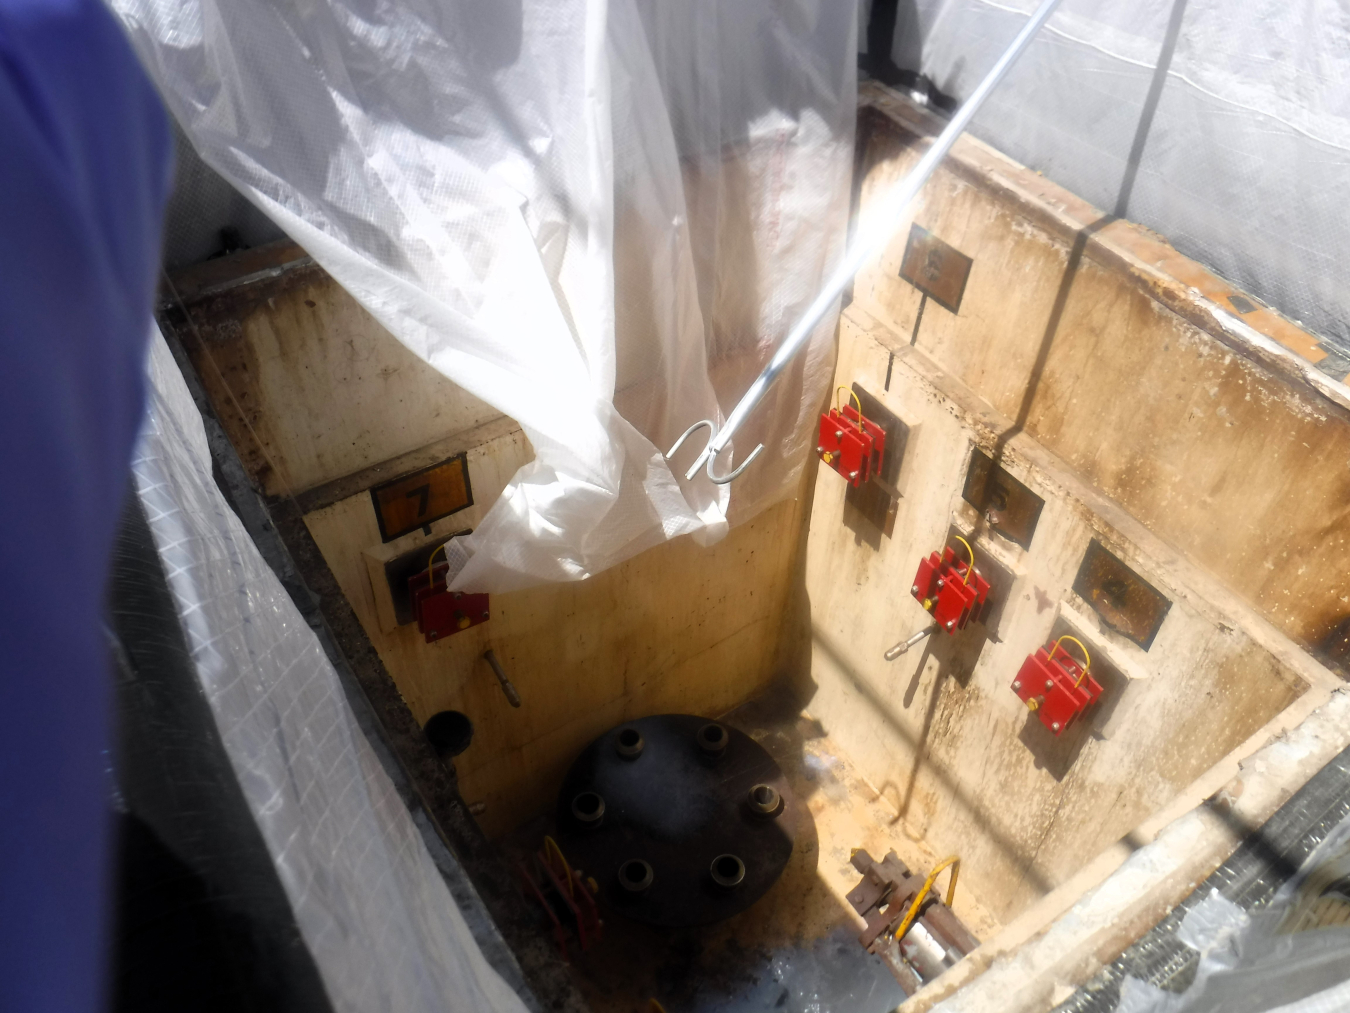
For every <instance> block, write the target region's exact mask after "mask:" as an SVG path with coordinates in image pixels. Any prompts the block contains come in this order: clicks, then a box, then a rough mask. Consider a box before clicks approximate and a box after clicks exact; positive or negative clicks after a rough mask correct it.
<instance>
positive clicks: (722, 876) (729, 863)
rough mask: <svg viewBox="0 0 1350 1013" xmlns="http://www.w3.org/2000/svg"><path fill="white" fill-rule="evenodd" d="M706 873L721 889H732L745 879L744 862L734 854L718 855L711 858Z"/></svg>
mask: <svg viewBox="0 0 1350 1013" xmlns="http://www.w3.org/2000/svg"><path fill="white" fill-rule="evenodd" d="M708 873H709V875H711V876H712V881H713V882H714V883H716V884H717V885H718V886H720V887H721V888H722V889H723V890H732V889H735V888H736V887H738V886H740V885H741V880H743V879H745V863H744V862H742V861H741V860H740V859H739V858H737V857H736V856H735V855H718V856H717V857H716V858H714V859H713V860H712V865H711V866H709V868H708Z"/></svg>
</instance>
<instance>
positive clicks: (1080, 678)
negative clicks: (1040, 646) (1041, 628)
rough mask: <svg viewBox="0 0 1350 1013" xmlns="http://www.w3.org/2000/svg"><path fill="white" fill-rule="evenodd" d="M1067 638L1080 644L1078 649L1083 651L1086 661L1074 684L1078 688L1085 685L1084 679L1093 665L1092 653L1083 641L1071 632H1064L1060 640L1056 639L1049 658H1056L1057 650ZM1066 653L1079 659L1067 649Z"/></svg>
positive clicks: (1052, 659)
mask: <svg viewBox="0 0 1350 1013" xmlns="http://www.w3.org/2000/svg"><path fill="white" fill-rule="evenodd" d="M1065 640H1072V641H1073V642H1074V643H1075V644H1077V645H1078V649H1079V650H1080V651H1082V652H1083V662H1084V664H1083V671H1081V672H1079V673H1078V681H1077V682H1075V683H1074V684H1073V688H1074V689H1077V688H1078V687H1079V686H1081V685H1083V680H1084V679H1086V678H1087V674H1088V669H1089V668H1091V667H1092V655H1090V654H1088V649H1087V648H1086V647H1084V646H1083V642H1082V641H1081V640H1079V639H1078V638H1077V637H1073V636H1070V635H1069V634H1067V633H1066V634H1064V636H1062V637H1060V638H1059V639H1058V640H1056V641H1055V646H1054V647H1052V648H1050V657H1049V658H1048V659H1047V660H1049V661H1054V660H1055V652H1056V651H1058V650H1059V649H1060V648H1059V645H1060V644H1061V643H1063V642H1064V641H1065ZM1064 654H1065V656H1066V657H1068V658H1073V660H1074V661H1077V660H1078V659H1077V658H1074V657H1073V655H1072V654H1070V653H1069V652H1068V651H1065V652H1064Z"/></svg>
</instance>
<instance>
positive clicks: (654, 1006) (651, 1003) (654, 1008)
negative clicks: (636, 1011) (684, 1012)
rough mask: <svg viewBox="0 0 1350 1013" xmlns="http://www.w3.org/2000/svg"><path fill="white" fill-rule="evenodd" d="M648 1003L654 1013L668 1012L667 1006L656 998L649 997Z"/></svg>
mask: <svg viewBox="0 0 1350 1013" xmlns="http://www.w3.org/2000/svg"><path fill="white" fill-rule="evenodd" d="M647 1005H648V1007H649V1008H650V1009H651V1011H652V1013H666V1008H665V1007H664V1006H662V1005H661V1004H660V1003H659V1002H657V1001H656V999H655V998H651V999H648V1000H647Z"/></svg>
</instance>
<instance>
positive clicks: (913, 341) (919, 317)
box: [909, 292, 928, 348]
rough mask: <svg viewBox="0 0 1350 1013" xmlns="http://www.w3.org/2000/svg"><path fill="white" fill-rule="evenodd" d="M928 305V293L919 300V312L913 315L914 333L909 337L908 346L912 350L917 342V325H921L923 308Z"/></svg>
mask: <svg viewBox="0 0 1350 1013" xmlns="http://www.w3.org/2000/svg"><path fill="white" fill-rule="evenodd" d="M927 305H928V293H927V292H925V293H924V294H923V298H922V299H920V300H919V312H918V313H916V314H914V333H913V334H911V335H910V336H909V346H910V347H911V348H913V347H914V346H915V345H916V344H917V343H918V341H919V325H920V324H921V323H923V308H924V307H925V306H927Z"/></svg>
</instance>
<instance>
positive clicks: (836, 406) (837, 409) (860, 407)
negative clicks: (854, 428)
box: [817, 383, 863, 433]
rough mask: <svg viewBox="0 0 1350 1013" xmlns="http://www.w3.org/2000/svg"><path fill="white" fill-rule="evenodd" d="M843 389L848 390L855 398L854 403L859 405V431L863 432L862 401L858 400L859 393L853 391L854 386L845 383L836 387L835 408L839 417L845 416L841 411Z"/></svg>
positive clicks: (850, 395) (849, 394)
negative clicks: (840, 396)
mask: <svg viewBox="0 0 1350 1013" xmlns="http://www.w3.org/2000/svg"><path fill="white" fill-rule="evenodd" d="M841 390H846V391H848V396H849V397H851V398H852V399H853V403H854V404H856V405H857V406H858V432H860V433H861V432H863V422H862V417H863V414H862V402H861V401H859V400H858V395H857V394H855V393H854V392H853V388H852V387H848V386H845V385H844V384H842V383H841V384H840V385H839V386H838V387H836V388H834V410H835V411H837V412H839V417H840V418H841V419H842V418H843V417H844V413H843V411H841V410H840V408H839V392H840V391H841ZM817 403H819V402H817Z"/></svg>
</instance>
